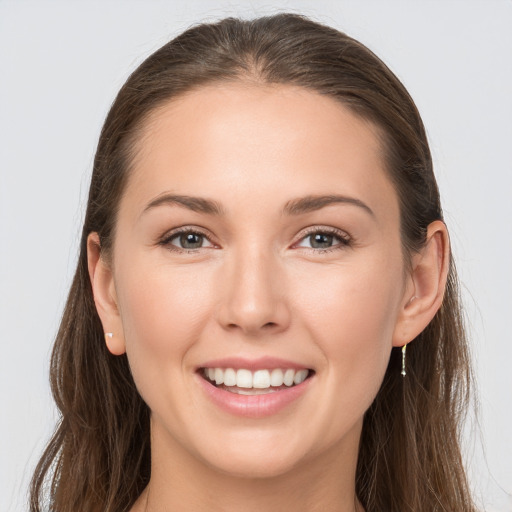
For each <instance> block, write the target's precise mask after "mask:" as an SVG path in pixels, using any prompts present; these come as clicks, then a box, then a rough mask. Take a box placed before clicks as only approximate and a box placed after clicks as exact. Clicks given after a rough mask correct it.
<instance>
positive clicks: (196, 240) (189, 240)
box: [180, 233, 203, 249]
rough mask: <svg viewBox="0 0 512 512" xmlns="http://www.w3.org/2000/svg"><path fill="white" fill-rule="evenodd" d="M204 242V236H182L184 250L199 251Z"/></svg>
mask: <svg viewBox="0 0 512 512" xmlns="http://www.w3.org/2000/svg"><path fill="white" fill-rule="evenodd" d="M202 241H203V237H202V235H198V234H197V233H186V234H184V235H181V236H180V243H181V246H182V247H183V248H184V249H198V248H199V247H201V243H202Z"/></svg>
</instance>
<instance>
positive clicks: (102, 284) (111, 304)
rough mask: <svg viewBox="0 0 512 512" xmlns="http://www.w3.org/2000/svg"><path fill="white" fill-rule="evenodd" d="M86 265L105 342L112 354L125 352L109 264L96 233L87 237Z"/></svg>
mask: <svg viewBox="0 0 512 512" xmlns="http://www.w3.org/2000/svg"><path fill="white" fill-rule="evenodd" d="M87 266H88V270H89V278H90V280H91V287H92V291H93V296H94V303H95V305H96V311H97V312H98V315H99V317H100V320H101V323H102V325H103V330H104V331H105V343H106V345H107V348H108V350H109V351H110V352H111V353H112V354H114V355H121V354H124V353H125V352H126V347H125V343H124V335H123V328H122V323H121V317H120V315H119V309H118V305H117V297H116V291H115V285H114V278H113V275H112V270H111V267H110V265H108V264H107V262H106V261H105V259H104V258H103V257H102V255H101V246H100V238H99V236H98V233H90V234H89V236H88V237H87Z"/></svg>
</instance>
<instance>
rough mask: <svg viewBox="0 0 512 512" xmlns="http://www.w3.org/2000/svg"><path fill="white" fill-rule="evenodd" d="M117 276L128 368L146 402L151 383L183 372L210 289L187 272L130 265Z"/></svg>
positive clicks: (185, 269)
mask: <svg viewBox="0 0 512 512" xmlns="http://www.w3.org/2000/svg"><path fill="white" fill-rule="evenodd" d="M141 260H143V259H142V258H141ZM117 272H118V273H119V276H120V279H119V283H118V284H116V290H117V295H118V304H119V310H120V314H121V319H122V324H123V331H124V337H125V341H126V351H127V355H128V358H129V360H130V367H131V369H132V373H133V375H134V378H135V382H136V383H137V387H138V388H139V391H140V392H141V394H142V396H143V397H144V398H149V396H148V395H150V394H151V391H150V387H151V389H152V387H154V386H155V383H156V382H160V383H162V382H166V381H167V380H168V379H169V378H172V377H175V376H176V372H180V373H181V372H183V371H186V370H187V369H186V368H185V364H186V355H187V352H188V350H189V349H190V347H192V346H193V345H194V343H195V342H196V341H197V340H198V338H199V337H200V336H201V332H202V331H203V329H204V325H205V323H206V322H207V321H208V311H209V309H210V306H209V305H210V303H211V287H210V286H207V285H206V281H207V279H206V277H207V276H205V275H204V273H200V272H197V271H196V270H195V269H194V271H193V269H192V266H189V267H183V268H182V269H179V270H176V269H171V268H169V267H167V266H166V265H148V264H146V262H144V261H136V260H134V259H131V260H130V261H129V262H128V261H127V262H126V264H124V265H118V267H117ZM173 385H174V384H173Z"/></svg>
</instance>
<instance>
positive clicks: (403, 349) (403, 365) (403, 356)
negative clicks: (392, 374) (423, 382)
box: [402, 343, 407, 377]
mask: <svg viewBox="0 0 512 512" xmlns="http://www.w3.org/2000/svg"><path fill="white" fill-rule="evenodd" d="M406 349H407V343H406V344H405V345H404V346H403V347H402V377H405V376H406V375H407V374H406V373H405V350H406Z"/></svg>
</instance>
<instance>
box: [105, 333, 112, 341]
mask: <svg viewBox="0 0 512 512" xmlns="http://www.w3.org/2000/svg"><path fill="white" fill-rule="evenodd" d="M112 336H114V333H113V332H106V333H105V341H106V342H108V340H109V339H111V338H112Z"/></svg>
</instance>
